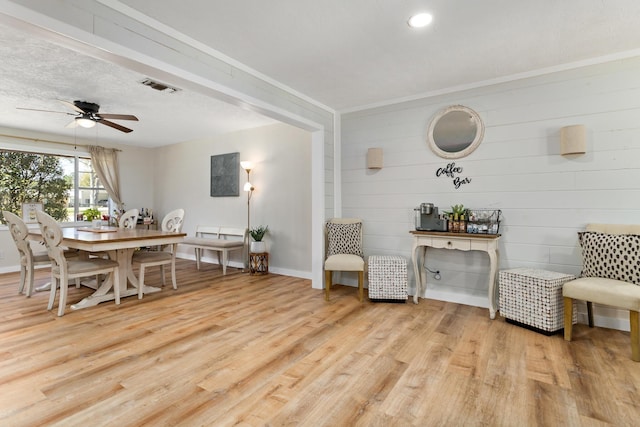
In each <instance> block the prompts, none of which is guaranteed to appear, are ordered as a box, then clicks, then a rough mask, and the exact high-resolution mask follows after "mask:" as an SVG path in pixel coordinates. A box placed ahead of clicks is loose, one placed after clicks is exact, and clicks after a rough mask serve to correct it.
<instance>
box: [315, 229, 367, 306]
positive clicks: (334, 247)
mask: <svg viewBox="0 0 640 427" xmlns="http://www.w3.org/2000/svg"><path fill="white" fill-rule="evenodd" d="M325 231H326V248H327V257H326V260H325V262H324V277H325V284H324V287H325V297H324V298H325V300H326V301H329V295H330V292H331V286H332V285H333V272H334V271H354V272H357V273H358V296H359V299H360V302H362V301H363V300H364V270H365V262H364V255H363V253H362V220H360V219H357V218H332V219H330V220H328V221H327V223H326V225H325Z"/></svg>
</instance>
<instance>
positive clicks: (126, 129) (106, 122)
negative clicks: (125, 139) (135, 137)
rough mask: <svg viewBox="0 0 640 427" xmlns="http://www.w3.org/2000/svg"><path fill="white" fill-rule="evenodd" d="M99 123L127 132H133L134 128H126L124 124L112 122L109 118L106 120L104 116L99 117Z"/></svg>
mask: <svg viewBox="0 0 640 427" xmlns="http://www.w3.org/2000/svg"><path fill="white" fill-rule="evenodd" d="M98 123H102V124H103V125H107V126H109V127H112V128H114V129H118V130H119V131H121V132H125V133H129V132H133V129H129V128H126V127H124V126H120V125H119V124H117V123H113V122H110V121H109V120H105V119H102V118H100V119H98Z"/></svg>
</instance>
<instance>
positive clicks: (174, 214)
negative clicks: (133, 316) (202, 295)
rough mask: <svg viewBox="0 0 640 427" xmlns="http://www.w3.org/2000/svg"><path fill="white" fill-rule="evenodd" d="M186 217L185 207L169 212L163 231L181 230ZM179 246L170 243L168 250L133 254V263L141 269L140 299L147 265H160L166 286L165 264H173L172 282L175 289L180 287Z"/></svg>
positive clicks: (163, 224) (164, 219)
mask: <svg viewBox="0 0 640 427" xmlns="http://www.w3.org/2000/svg"><path fill="white" fill-rule="evenodd" d="M183 219H184V209H176V210H174V211H171V212H169V213H168V214H167V215H165V217H164V218H163V219H162V226H161V227H162V231H169V232H174V233H177V232H180V230H182V222H183ZM177 248H178V244H177V243H174V244H172V245H168V249H169V250H168V251H167V250H159V251H136V252H135V253H134V254H133V258H132V260H131V263H132V264H133V265H134V266H137V267H138V268H139V269H140V272H139V273H138V299H142V295H143V294H144V270H145V268H147V267H155V266H160V276H161V279H162V285H163V286H164V283H165V277H164V266H165V265H170V266H171V282H172V284H173V289H178V285H177V283H176V251H177Z"/></svg>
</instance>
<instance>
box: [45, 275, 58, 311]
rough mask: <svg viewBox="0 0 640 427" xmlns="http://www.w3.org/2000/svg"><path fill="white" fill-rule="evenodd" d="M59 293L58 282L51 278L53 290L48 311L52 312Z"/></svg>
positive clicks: (50, 294)
mask: <svg viewBox="0 0 640 427" xmlns="http://www.w3.org/2000/svg"><path fill="white" fill-rule="evenodd" d="M57 291H58V280H57V279H56V278H55V277H53V276H51V290H50V292H49V305H47V310H51V309H52V308H53V303H54V301H55V300H56V292H57Z"/></svg>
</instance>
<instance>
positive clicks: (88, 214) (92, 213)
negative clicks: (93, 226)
mask: <svg viewBox="0 0 640 427" xmlns="http://www.w3.org/2000/svg"><path fill="white" fill-rule="evenodd" d="M82 215H83V216H84V220H85V221H89V222H91V221H93V220H94V219H96V218H97V219H100V218H102V213H101V212H100V211H99V210H98V209H94V208H89V209H87V210H85V211H84V212H82Z"/></svg>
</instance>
